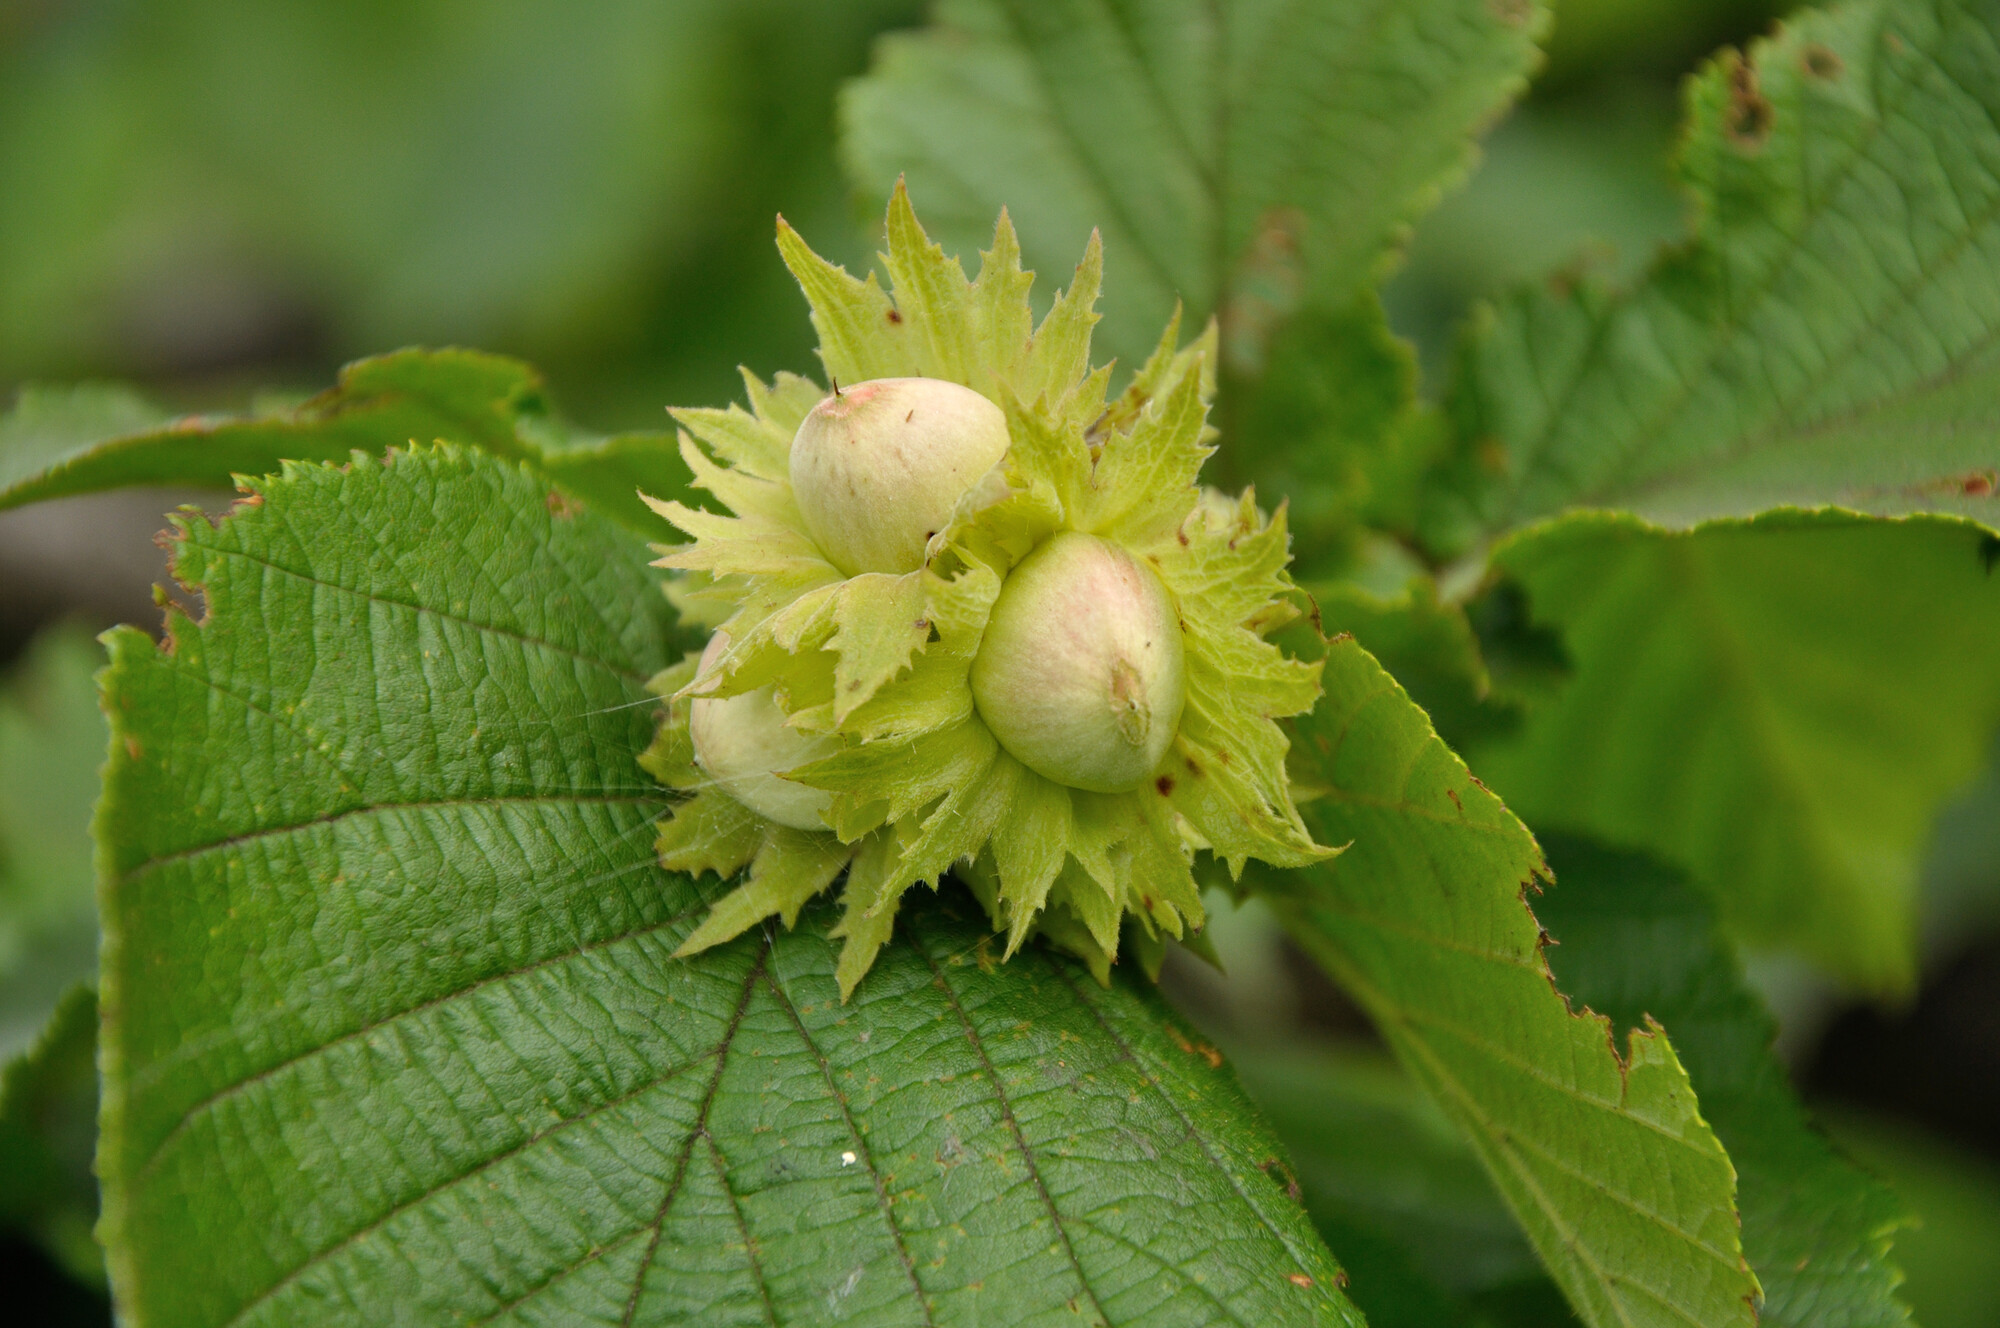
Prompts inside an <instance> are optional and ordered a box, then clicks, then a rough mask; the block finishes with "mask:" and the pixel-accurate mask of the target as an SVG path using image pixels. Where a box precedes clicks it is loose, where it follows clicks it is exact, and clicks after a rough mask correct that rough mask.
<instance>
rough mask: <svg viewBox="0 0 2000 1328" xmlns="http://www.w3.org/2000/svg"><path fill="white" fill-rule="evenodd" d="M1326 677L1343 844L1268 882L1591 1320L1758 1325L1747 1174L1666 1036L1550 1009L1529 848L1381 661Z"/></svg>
mask: <svg viewBox="0 0 2000 1328" xmlns="http://www.w3.org/2000/svg"><path fill="white" fill-rule="evenodd" d="M1325 684H1326V695H1325V697H1324V698H1323V699H1322V700H1321V702H1320V704H1319V706H1318V707H1317V708H1316V709H1315V710H1314V711H1313V713H1312V715H1311V716H1310V717H1309V718H1307V719H1305V720H1302V721H1300V722H1298V723H1297V724H1296V725H1295V735H1296V737H1297V747H1296V753H1297V754H1296V758H1295V762H1294V765H1295V771H1296V775H1297V778H1298V779H1299V782H1300V786H1301V795H1302V796H1305V790H1307V789H1311V790H1313V792H1314V793H1315V794H1316V796H1314V797H1313V798H1312V800H1311V801H1309V802H1307V803H1306V804H1305V805H1304V806H1303V807H1302V808H1301V810H1302V811H1303V812H1304V814H1305V816H1306V818H1307V824H1308V825H1310V826H1311V827H1312V829H1313V832H1314V834H1315V835H1316V836H1318V837H1319V838H1321V839H1322V840H1323V841H1325V842H1327V843H1335V844H1338V843H1347V844H1348V845H1349V846H1348V848H1347V851H1346V852H1345V853H1343V854H1342V855H1341V856H1340V857H1339V858H1337V859H1335V860H1334V861H1333V862H1332V863H1329V864H1326V865H1324V866H1320V867H1315V868H1312V869H1310V870H1308V871H1304V872H1296V873H1290V874H1287V875H1282V876H1281V875H1277V874H1267V875H1265V876H1263V877H1261V878H1260V884H1261V885H1262V886H1263V887H1264V889H1265V890H1266V892H1267V898H1268V900H1269V902H1270V903H1271V905H1272V907H1273V908H1274V909H1275V910H1276V911H1277V912H1278V914H1279V916H1280V917H1281V918H1283V919H1284V920H1285V922H1286V925H1287V927H1288V928H1289V929H1290V930H1291V932H1292V934H1293V935H1294V936H1295V937H1296V938H1297V939H1298V940H1299V942H1300V943H1301V944H1302V945H1303V946H1304V947H1305V948H1306V950H1307V951H1308V952H1309V953H1311V954H1312V955H1313V957H1314V958H1315V959H1317V960H1318V961H1319V962H1320V963H1321V964H1322V965H1324V966H1325V967H1326V969H1327V971H1328V972H1329V973H1331V974H1332V975H1333V976H1334V977H1335V978H1336V979H1337V980H1339V981H1340V983H1341V984H1342V986H1344V987H1345V988H1346V989H1347V990H1348V991H1349V992H1350V993H1352V994H1353V996H1354V997H1355V999H1356V1000H1358V1001H1359V1002H1360V1004H1361V1005H1362V1007H1363V1008H1364V1009H1366V1010H1367V1011H1368V1013H1369V1014H1370V1016H1371V1017H1372V1018H1373V1019H1374V1020H1375V1023H1376V1025H1377V1027H1379V1028H1380V1029H1381V1030H1382V1033H1383V1035H1384V1037H1385V1038H1387V1040H1388V1042H1389V1045H1390V1046H1391V1048H1392V1049H1394V1051H1395V1052H1396V1054H1397V1057H1398V1058H1399V1059H1400V1060H1401V1061H1402V1063H1403V1065H1404V1066H1405V1068H1407V1069H1408V1070H1409V1071H1410V1073H1411V1074H1412V1075H1413V1076H1414V1077H1415V1078H1416V1079H1417V1080H1418V1081H1419V1082H1420V1083H1422V1084H1423V1085H1424V1086H1425V1087H1426V1088H1427V1089H1429V1090H1430V1092H1431V1094H1432V1096H1433V1097H1435V1098H1436V1099H1437V1101H1438V1103H1439V1105H1441V1106H1442V1107H1443V1108H1444V1110H1445V1111H1446V1113H1447V1114H1449V1115H1450V1116H1451V1117H1452V1119H1453V1120H1455V1121H1456V1122H1457V1123H1458V1124H1459V1126H1460V1127H1461V1128H1462V1129H1464V1130H1465V1131H1466V1133H1467V1135H1468V1137H1470V1139H1471V1140H1472V1143H1473V1146H1474V1148H1475V1149H1477V1150H1478V1152H1479V1155H1480V1158H1481V1160H1482V1161H1484V1162H1485V1164H1486V1167H1487V1170H1488V1171H1489V1172H1490V1174H1491V1175H1492V1176H1493V1179H1494V1182H1495V1184H1496V1185H1497V1186H1498V1187H1499V1189H1500V1191H1501V1193H1502V1194H1503V1195H1504V1196H1505V1197H1506V1199H1507V1202H1508V1205H1509V1206H1510V1207H1511V1208H1512V1209H1513V1210H1514V1213H1515V1216H1516V1217H1517V1218H1518V1219H1519V1220H1520V1222H1521V1224H1522V1227H1523V1228H1524V1229H1525V1230H1526V1231H1527V1233H1528V1237H1529V1239H1530V1240H1531V1241H1532V1242H1533V1243H1534V1246H1535V1248H1536V1250H1537V1252H1538V1253H1539V1254H1540V1255H1541V1257H1542V1259H1543V1261H1544V1262H1545V1263H1546V1264H1547V1266H1548V1268H1549V1271H1550V1272H1551V1273H1552V1274H1553V1275H1554V1277H1555V1279H1556V1281H1557V1282H1558V1283H1559V1284H1560V1285H1561V1286H1562V1288H1563V1290H1564V1291H1565V1293H1567V1294H1568V1296H1569V1298H1570V1302H1571V1304H1572V1305H1574V1306H1575V1307H1576V1310H1577V1313H1578V1314H1579V1315H1580V1316H1581V1317H1582V1318H1583V1320H1584V1322H1585V1323H1587V1324H1590V1325H1592V1328H1641V1326H1643V1328H1652V1326H1653V1325H1658V1326H1659V1328H1667V1325H1685V1324H1687V1323H1689V1322H1693V1323H1700V1324H1704V1325H1727V1324H1737V1325H1742V1326H1743V1328H1748V1326H1749V1325H1750V1324H1751V1323H1752V1322H1753V1321H1754V1315H1753V1312H1752V1309H1751V1301H1752V1299H1753V1297H1754V1295H1755V1293H1756V1288H1757V1283H1756V1279H1755V1278H1754V1277H1753V1276H1752V1275H1751V1273H1750V1271H1749V1269H1748V1268H1747V1267H1746V1265H1745V1264H1744V1261H1743V1254H1742V1250H1741V1248H1740V1246H1739V1243H1738V1237H1737V1224H1736V1211H1735V1195H1734V1189H1735V1173H1734V1172H1733V1170H1732V1169H1731V1167H1730V1163H1729V1158H1728V1156H1727V1154H1725V1153H1724V1152H1723V1149H1722V1145H1721V1144H1720V1143H1718V1142H1717V1141H1716V1138H1715V1135H1714V1134H1713V1132H1712V1131H1711V1130H1710V1129H1709V1127H1708V1125H1707V1123H1706V1122H1705V1121H1704V1120H1703V1119H1702V1116H1701V1113H1700V1110H1699V1107H1698V1105H1697V1103H1696V1101H1695V1095H1694V1090H1693V1089H1692V1088H1691V1087H1690V1086H1689V1083H1688V1078H1687V1074H1686V1072H1685V1071H1684V1070H1683V1069H1682V1068H1681V1063H1680V1061H1679V1059H1678V1058H1677V1057H1676V1056H1675V1054H1674V1049H1673V1048H1672V1047H1671V1046H1670V1045H1669V1044H1668V1041H1667V1038H1666V1035H1665V1034H1663V1033H1662V1032H1660V1031H1659V1029H1658V1028H1657V1027H1656V1026H1652V1025H1648V1027H1647V1028H1646V1029H1644V1030H1640V1031H1635V1032H1634V1033H1633V1034H1632V1035H1631V1036H1630V1037H1629V1038H1628V1039H1626V1040H1625V1042H1624V1043H1623V1045H1622V1047H1621V1046H1620V1045H1619V1044H1617V1043H1614V1042H1613V1040H1612V1038H1611V1030H1610V1028H1609V1027H1608V1025H1607V1023H1606V1021H1605V1020H1603V1019H1602V1018H1597V1017H1591V1016H1589V1015H1586V1014H1577V1013H1572V1012H1571V1010H1570V1009H1569V1008H1568V1007H1567V1006H1566V1005H1565V1003H1564V1002H1563V1000H1562V999H1561V998H1560V997H1559V996H1558V995H1557V994H1556V992H1555V989H1554V987H1553V985H1552V983H1551V981H1550V978H1549V972H1548V966H1547V965H1546V963H1545V962H1544V961H1543V959H1542V955H1541V949H1540V942H1539V937H1538V929H1537V926H1536V922H1535V918H1534V915H1533V914H1532V913H1531V912H1530V911H1529V908H1528V905H1527V903H1526V901H1525V899H1524V898H1523V895H1524V893H1525V892H1526V891H1528V890H1529V889H1532V888H1533V887H1534V885H1535V882H1536V880H1537V878H1538V877H1541V876H1543V875H1545V874H1546V867H1545V866H1544V864H1543V861H1542V856H1541V852H1540V850H1539V849H1538V848H1537V847H1536V845H1535V841H1534V838H1533V837H1532V836H1531V835H1530V834H1529V833H1528V831H1527V830H1526V828H1524V827H1523V826H1522V825H1521V823H1520V822H1519V821H1517V820H1515V819H1514V817H1513V815H1512V814H1511V813H1509V812H1508V810H1507V809H1506V808H1505V807H1503V806H1502V805H1501V804H1500V801H1499V799H1497V798H1495V797H1494V796H1493V795H1492V794H1490V793H1488V792H1487V791H1486V789H1485V788H1484V787H1483V786H1482V785H1480V784H1479V782H1478V781H1477V780H1475V779H1473V778H1472V776H1471V775H1470V774H1468V773H1467V771H1466V769H1465V766H1464V765H1463V764H1462V763H1461V762H1460V761H1459V760H1458V758H1457V757H1455V756H1454V755H1452V753H1451V752H1450V750H1449V749H1447V748H1446V747H1445V745H1444V744H1443V742H1441V741H1439V739H1438V738H1437V736H1436V734H1435V733H1433V732H1432V730H1431V727H1430V725H1429V723H1428V722H1427V721H1426V720H1425V718H1424V715H1423V712H1422V711H1421V710H1419V709H1417V707H1416V706H1415V705H1413V704H1412V703H1411V702H1410V700H1409V697H1408V696H1407V695H1405V693H1404V692H1403V689H1402V688H1401V687H1399V686H1397V684H1396V683H1395V681H1394V680H1393V679H1391V678H1390V677H1389V675H1388V674H1386V673H1385V672H1383V670H1382V668H1381V666H1380V665H1379V664H1377V663H1376V662H1375V661H1374V659H1372V658H1371V657H1370V656H1369V655H1368V654H1367V653H1366V652H1365V651H1363V650H1362V649H1361V648H1360V647H1359V646H1357V645H1355V644H1354V642H1353V641H1352V640H1348V639H1342V640H1336V641H1334V642H1332V643H1331V644H1330V646H1329V648H1328V653H1327V658H1326V672H1325ZM1350 841H1351V842H1350Z"/></svg>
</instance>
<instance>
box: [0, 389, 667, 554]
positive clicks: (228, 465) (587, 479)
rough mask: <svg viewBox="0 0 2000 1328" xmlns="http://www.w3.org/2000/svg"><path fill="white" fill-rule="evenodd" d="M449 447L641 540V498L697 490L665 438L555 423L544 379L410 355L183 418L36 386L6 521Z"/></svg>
mask: <svg viewBox="0 0 2000 1328" xmlns="http://www.w3.org/2000/svg"><path fill="white" fill-rule="evenodd" d="M439 439H443V440H446V441H449V442H455V443H465V444H468V445H472V446H477V447H482V448H485V449H487V450H489V451H492V452H495V453H497V454H499V455H501V456H506V457H514V458H519V459H522V460H526V461H530V462H532V463H534V464H535V465H536V466H537V467H538V468H539V469H541V470H542V471H543V472H544V473H546V474H547V475H549V476H550V477H551V478H553V479H555V480H556V481H557V482H559V483H561V484H562V485H563V486H564V487H565V488H568V489H570V490H571V491H573V492H575V493H577V494H578V495H580V496H582V497H584V498H587V499H590V500H591V501H593V502H595V503H598V504H599V505H601V506H602V507H603V508H604V509H605V511H607V512H609V513H611V514H612V515H613V516H615V517H618V518H619V519H620V520H622V521H624V522H626V523H627V524H628V525H632V526H634V527H636V528H638V529H641V530H645V531H649V532H655V533H657V532H660V531H662V530H663V529H664V527H662V526H661V525H660V523H659V521H658V519H657V518H656V517H653V516H652V515H651V514H650V513H649V512H648V511H647V509H646V506H645V504H643V503H642V502H640V501H639V498H638V493H637V491H638V490H639V489H641V488H644V489H645V490H647V491H648V492H650V493H653V494H656V495H660V494H678V493H680V492H682V491H683V490H684V489H685V487H686V485H687V481H688V473H687V468H686V466H685V465H684V464H683V463H682V462H681V460H680V457H679V455H678V453H677V451H676V449H675V446H674V442H673V439H672V438H671V437H669V436H668V435H665V434H627V435H618V436H614V437H596V436H591V435H585V434H581V433H578V432H577V431H575V430H573V429H571V428H570V427H569V426H567V425H565V424H564V423H562V421H560V420H559V419H557V418H555V417H554V416H553V415H552V414H551V413H550V410H549V406H548V402H547V400H546V397H545V396H544V392H543V387H542V380H541V376H540V375H539V374H537V373H536V372H535V371H534V370H533V369H530V368H529V367H528V366H527V365H525V364H522V363H521V362H519V361H518V360H510V359H506V358H504V357H502V356H498V355H487V354H483V353H481V352H478V351H464V350H439V351H426V350H403V351H396V352H394V353H392V354H388V355H378V356H375V357H374V358H372V359H366V360H358V361H356V362H355V363H353V364H350V365H348V366H347V367H346V368H345V369H343V370H342V371H341V374H340V382H339V384H338V385H337V386H335V387H333V388H331V389H330V390H328V391H326V392H323V393H321V394H320V395H319V396H316V397H314V398H312V399H311V400H310V401H307V402H305V403H304V404H302V405H298V406H285V407H280V408H273V409H265V410H256V411H252V412H251V413H249V414H246V415H221V416H200V415H196V416H184V417H180V418H174V417H171V416H169V415H168V414H167V413H166V412H164V411H161V410H160V409H159V408H157V407H155V406H152V405H150V404H149V403H147V402H146V401H145V400H144V399H143V398H141V397H139V396H137V395H136V394H134V393H132V392H131V391H129V390H127V389H124V388H118V387H108V386H84V387H74V388H46V387H30V388H25V389H23V390H22V392H21V394H20V396H19V398H18V399H17V400H16V402H15V404H14V408H13V410H11V411H10V412H8V413H7V414H6V415H4V416H0V510H5V509H6V508H9V507H20V506H23V505H25V504H28V503H33V502H40V501H42V500H44V499H48V498H61V497H66V496H68V495H71V494H78V493H92V492H95V491H97V490H101V489H113V488H121V487H124V486H127V485H134V484H163V485H179V484H196V485H212V486H216V487H223V486H226V485H228V484H229V483H230V479H231V477H232V476H233V475H237V474H249V475H260V474H264V473H267V472H269V471H272V470H275V469H277V467H278V464H279V462H281V461H344V460H346V459H347V457H348V455H349V454H350V453H352V452H356V451H360V452H368V453H373V454H376V455H380V454H381V453H382V451H383V450H384V449H386V448H390V447H400V446H403V445H405V444H408V443H411V442H417V443H429V442H433V441H436V440H439Z"/></svg>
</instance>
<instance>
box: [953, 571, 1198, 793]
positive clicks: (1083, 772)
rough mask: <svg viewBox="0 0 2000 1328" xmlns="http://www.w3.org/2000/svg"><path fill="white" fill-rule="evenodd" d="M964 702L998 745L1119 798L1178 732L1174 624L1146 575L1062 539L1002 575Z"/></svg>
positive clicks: (1179, 653) (1182, 670)
mask: <svg viewBox="0 0 2000 1328" xmlns="http://www.w3.org/2000/svg"><path fill="white" fill-rule="evenodd" d="M972 696H973V701H974V703H975V704H976V705H977V706H978V709H979V715H980V718H982V719H984V720H985V721H986V726H987V727H988V728H989V729H991V730H992V731H993V736H994V737H996V738H998V739H999V741H1000V745H1001V746H1002V747H1003V748H1005V749H1006V750H1007V752H1008V753H1009V754H1011V755H1012V756H1013V757H1014V758H1015V759H1016V760H1018V761H1019V762H1021V764H1023V765H1025V766H1027V767H1028V768H1029V769H1030V770H1033V771H1034V772H1036V773H1037V774H1039V775H1042V776H1044V777H1046V778H1048V779H1052V780H1054V781H1056V782H1057V783H1059V784H1067V785H1069V786H1070V787H1071V788H1079V789H1087V790H1090V791H1092V792H1097V793H1123V792H1126V791H1128V790H1130V789H1134V788H1137V787H1139V786H1140V785H1141V784H1143V783H1144V782H1145V781H1146V780H1147V779H1148V778H1149V777H1150V776H1151V775H1152V774H1153V772H1154V770H1156V769H1157V768H1158V766H1159V764H1160V760H1161V758H1162V757H1164V756H1165V755H1166V751H1167V746H1168V744H1169V743H1171V742H1172V741H1173V738H1174V734H1175V732H1176V731H1177V730H1178V728H1179V727H1180V719H1181V707H1182V705H1183V703H1184V702H1185V701H1186V697H1187V684H1186V666H1185V660H1184V657H1183V650H1182V643H1181V627H1180V617H1179V614H1178V613H1177V612H1176V611H1175V608H1174V605H1173V602H1172V601H1171V600H1170V599H1169V598H1168V596H1167V591H1166V588H1165V587H1164V586H1162V585H1161V584H1160V580H1159V578H1158V577H1157V576H1155V575H1154V574H1153V572H1152V571H1151V570H1150V569H1149V568H1147V567H1146V566H1145V565H1144V564H1143V563H1141V562H1140V561H1139V560H1138V559H1136V558H1134V557H1133V556H1132V555H1131V554H1129V553H1127V552H1126V551H1125V550H1124V549H1122V548H1120V547H1118V546H1117V545H1115V544H1110V543H1107V542H1106V541H1104V540H1101V539H1099V538H1097V537H1096V536H1095V535H1086V534H1082V533H1080V532H1078V531H1064V532H1062V533H1061V534H1058V535H1055V536H1053V537H1051V538H1050V539H1048V540H1047V541H1046V542H1044V543H1043V544H1042V545H1041V546H1040V547H1039V548H1037V549H1036V550H1035V551H1034V552H1033V553H1031V554H1029V555H1028V556H1027V558H1025V559H1023V560H1022V562H1021V564H1020V566H1018V567H1016V568H1015V569H1014V570H1013V572H1012V574H1011V575H1009V576H1008V578H1007V582H1006V584H1005V585H1004V586H1003V587H1002V588H1001V591H1000V598H999V599H998V601H997V602H995V604H994V606H993V616H992V618H991V619H990V620H989V621H988V623H987V625H986V634H985V636H984V637H982V638H981V640H980V644H979V653H978V655H977V656H976V657H975V658H974V659H973V661H972Z"/></svg>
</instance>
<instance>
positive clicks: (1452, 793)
mask: <svg viewBox="0 0 2000 1328" xmlns="http://www.w3.org/2000/svg"><path fill="white" fill-rule="evenodd" d="M1444 795H1445V796H1446V797H1447V798H1450V799H1451V805H1452V806H1454V807H1456V808H1458V814H1459V815H1460V816H1463V815H1465V804H1464V803H1462V802H1460V801H1459V800H1458V790H1457V789H1455V788H1448V789H1446V790H1445V791H1444Z"/></svg>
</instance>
